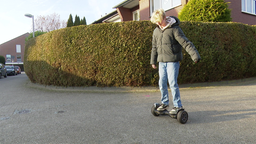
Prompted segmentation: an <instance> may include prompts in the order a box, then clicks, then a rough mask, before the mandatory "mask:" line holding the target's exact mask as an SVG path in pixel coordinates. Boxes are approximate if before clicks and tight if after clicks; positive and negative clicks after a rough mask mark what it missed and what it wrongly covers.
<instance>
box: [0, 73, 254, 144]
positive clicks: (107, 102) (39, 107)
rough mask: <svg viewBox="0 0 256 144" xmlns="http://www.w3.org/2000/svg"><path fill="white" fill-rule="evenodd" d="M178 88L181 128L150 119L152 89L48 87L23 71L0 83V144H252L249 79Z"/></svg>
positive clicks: (251, 82) (156, 96)
mask: <svg viewBox="0 0 256 144" xmlns="http://www.w3.org/2000/svg"><path fill="white" fill-rule="evenodd" d="M191 86H192V88H191ZM180 87H181V89H180V90H181V96H182V102H183V105H184V107H185V108H186V111H187V112H188V113H189V120H188V122H187V123H186V124H185V125H182V124H180V123H178V122H177V121H176V120H175V119H171V118H170V117H168V116H159V117H154V116H153V115H152V114H151V113H150V108H151V106H152V104H153V103H155V102H159V100H160V96H159V91H156V90H157V89H156V88H149V87H148V88H134V89H131V88H95V87H91V88H59V87H58V88H56V87H45V86H40V85H34V84H31V83H30V82H29V81H28V78H27V76H26V75H25V74H24V73H22V74H21V75H17V76H9V77H8V78H6V79H4V78H2V79H0V143H1V144H20V143H26V144H37V143H38V144H45V143H51V144H55V143H56V144H59V143H67V144H71V143H72V144H73V143H76V144H84V143H89V144H102V143H103V144H105V143H106V144H121V143H125V144H126V143H127V144H144V143H145V144H155V143H159V144H165V143H166V144H167V143H168V144H169V143H173V144H193V143H195V144H206V143H207V144H209V143H210V144H211V143H212V144H216V143H223V144H227V143H238V144H240V143H247V144H250V143H251V144H252V143H255V141H256V135H255V134H256V120H255V119H256V80H255V79H247V80H245V81H232V82H222V83H202V84H196V85H181V86H180Z"/></svg>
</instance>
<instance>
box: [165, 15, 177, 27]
mask: <svg viewBox="0 0 256 144" xmlns="http://www.w3.org/2000/svg"><path fill="white" fill-rule="evenodd" d="M169 18H173V19H175V21H176V22H175V23H173V24H172V25H171V26H179V25H180V20H179V19H178V18H177V17H175V16H169V17H167V19H169Z"/></svg>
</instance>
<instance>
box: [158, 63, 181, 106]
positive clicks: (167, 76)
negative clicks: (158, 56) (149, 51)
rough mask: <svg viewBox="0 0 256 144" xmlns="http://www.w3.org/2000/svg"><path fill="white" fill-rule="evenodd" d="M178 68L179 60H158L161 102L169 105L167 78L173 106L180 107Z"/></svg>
mask: <svg viewBox="0 0 256 144" xmlns="http://www.w3.org/2000/svg"><path fill="white" fill-rule="evenodd" d="M179 68H180V63H179V62H159V88H160V91H161V102H162V103H163V104H166V105H169V94H168V86H167V80H168V82H169V86H170V88H171V92H172V97H173V106H174V107H182V104H181V100H180V90H179V86H178V75H179Z"/></svg>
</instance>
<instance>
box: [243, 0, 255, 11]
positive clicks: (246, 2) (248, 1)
mask: <svg viewBox="0 0 256 144" xmlns="http://www.w3.org/2000/svg"><path fill="white" fill-rule="evenodd" d="M242 12H246V13H250V14H256V0H242Z"/></svg>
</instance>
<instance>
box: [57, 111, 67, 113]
mask: <svg viewBox="0 0 256 144" xmlns="http://www.w3.org/2000/svg"><path fill="white" fill-rule="evenodd" d="M64 112H65V111H58V112H57V113H64Z"/></svg>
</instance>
